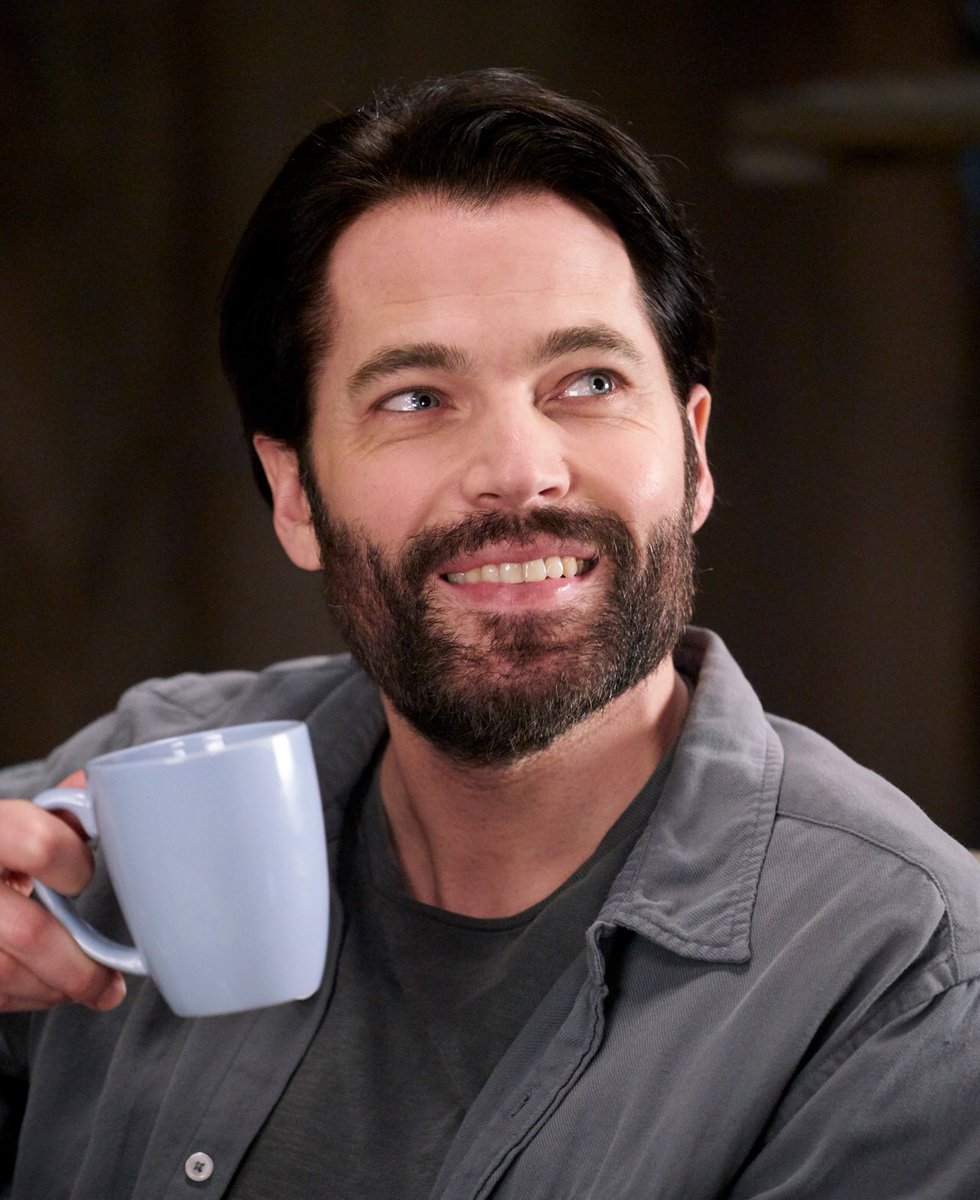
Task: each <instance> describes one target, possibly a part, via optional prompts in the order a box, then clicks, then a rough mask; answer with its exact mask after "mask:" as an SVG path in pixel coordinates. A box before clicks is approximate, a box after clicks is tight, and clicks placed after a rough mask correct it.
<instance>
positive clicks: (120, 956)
mask: <svg viewBox="0 0 980 1200" xmlns="http://www.w3.org/2000/svg"><path fill="white" fill-rule="evenodd" d="M34 803H35V804H36V805H38V807H39V808H45V809H48V810H49V811H58V810H60V811H62V812H69V813H72V814H73V815H74V816H76V817H77V818H78V820H79V822H80V823H81V826H82V828H83V829H84V830H85V832H86V833H87V834H88V836H89V837H90V838H92V839H93V840H94V839H96V838H98V829H97V828H96V824H95V812H94V811H93V808H92V796H91V793H90V792H89V790H88V788H74V787H58V788H49V789H48V790H47V791H46V792H41V793H40V795H38V796H35V797H34ZM34 891H35V893H36V895H37V898H38V899H39V900H40V901H41V903H42V904H43V905H44V907H45V908H46V909H47V910H48V912H50V913H51V915H52V916H53V917H55V918H57V920H59V921H60V922H61V924H62V925H64V927H65V928H66V929H67V930H68V932H69V933H70V934H71V936H72V937H73V938H74V939H75V941H76V942H77V943H78V945H79V946H80V947H81V948H82V950H84V951H85V953H86V954H87V955H88V956H89V958H94V959H95V961H96V962H98V963H102V964H103V966H106V967H115V968H116V970H117V971H127V972H128V973H129V974H130V975H148V974H149V971H148V970H147V966H146V961H145V960H144V958H143V956H142V954H140V952H139V951H138V950H137V949H136V947H135V946H124V945H123V944H122V943H121V942H114V941H113V940H112V939H111V938H107V937H105V936H104V935H103V934H101V933H99V931H98V930H97V929H94V928H93V927H92V926H91V925H90V924H89V923H88V921H86V920H84V919H83V918H82V917H80V916H79V915H78V913H77V912H76V911H75V906H74V904H73V903H72V902H71V900H69V899H68V898H67V896H62V894H61V893H60V892H56V891H54V890H52V889H51V888H49V887H45V885H44V884H43V883H38V881H37V880H36V879H35V880H34Z"/></svg>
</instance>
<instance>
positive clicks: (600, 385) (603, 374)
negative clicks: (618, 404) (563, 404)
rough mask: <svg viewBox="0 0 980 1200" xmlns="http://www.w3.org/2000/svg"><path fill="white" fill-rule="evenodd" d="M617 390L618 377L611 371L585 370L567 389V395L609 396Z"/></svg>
mask: <svg viewBox="0 0 980 1200" xmlns="http://www.w3.org/2000/svg"><path fill="white" fill-rule="evenodd" d="M615 390H616V377H615V376H614V375H613V374H612V372H610V371H583V372H582V374H581V375H579V376H577V378H576V379H574V380H573V381H572V383H571V384H569V386H568V387H567V388H566V389H565V395H566V396H608V395H609V394H610V393H611V392H614V391H615Z"/></svg>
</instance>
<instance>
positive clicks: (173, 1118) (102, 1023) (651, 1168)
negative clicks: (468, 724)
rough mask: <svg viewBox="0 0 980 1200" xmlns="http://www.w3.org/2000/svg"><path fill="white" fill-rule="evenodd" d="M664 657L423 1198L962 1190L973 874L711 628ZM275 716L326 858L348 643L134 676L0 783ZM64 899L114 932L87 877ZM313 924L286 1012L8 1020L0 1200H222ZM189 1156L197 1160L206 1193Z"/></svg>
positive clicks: (360, 748)
mask: <svg viewBox="0 0 980 1200" xmlns="http://www.w3.org/2000/svg"><path fill="white" fill-rule="evenodd" d="M678 661H679V665H680V666H681V667H682V669H683V671H684V672H685V674H687V675H688V677H689V678H691V679H693V680H696V687H695V690H694V695H693V699H692V704H691V708H690V712H689V714H688V718H687V721H686V724H685V727H684V730H683V732H682V735H681V738H680V741H679V742H678V745H677V749H676V754H675V758H674V762H673V766H672V769H671V772H670V775H669V777H668V779H667V781H666V784H665V786H664V791H663V794H662V796H661V798H660V802H659V804H658V806H657V808H656V810H655V812H654V813H653V816H652V818H651V820H650V823H649V825H648V827H647V829H646V830H645V832H644V833H643V834H642V835H641V836H640V838H639V840H638V841H637V844H636V846H635V847H634V849H633V852H632V854H631V855H630V857H629V859H628V860H627V863H626V865H625V867H624V868H623V870H622V871H621V872H620V874H619V875H618V877H617V879H616V881H615V883H614V885H613V887H612V889H611V891H610V894H609V896H608V898H607V899H606V902H605V904H604V905H603V907H602V910H601V912H600V913H599V916H598V918H597V920H596V921H595V923H594V924H593V926H592V927H591V929H590V930H589V933H588V936H587V939H586V944H585V947H584V953H583V955H582V956H581V958H580V959H578V960H577V961H576V962H574V963H573V964H572V965H571V966H570V967H569V968H568V969H567V970H566V971H565V973H564V974H563V976H562V977H561V978H560V979H559V981H558V983H557V984H556V985H555V986H554V987H553V988H552V990H551V992H550V993H549V994H548V995H547V996H546V998H545V999H544V1001H543V1002H542V1003H541V1005H540V1006H539V1007H538V1009H537V1010H536V1012H535V1013H534V1016H533V1017H532V1019H531V1020H530V1021H529V1022H528V1023H527V1025H526V1026H525V1028H524V1029H523V1031H522V1032H521V1033H520V1034H519V1036H518V1037H517V1039H516V1041H515V1042H514V1043H513V1044H512V1046H511V1047H510V1049H509V1050H508V1051H507V1052H506V1054H505V1055H504V1057H503V1059H502V1060H501V1061H500V1063H499V1064H498V1066H497V1068H496V1070H495V1071H494V1072H493V1073H492V1075H491V1076H490V1079H489V1080H488V1082H487V1083H486V1085H485V1086H484V1088H483V1090H482V1092H481V1093H480V1095H479V1096H478V1097H477V1099H476V1101H475V1102H474V1104H473V1105H472V1107H471V1108H470V1110H469V1112H468V1114H467V1116H466V1118H465V1120H464V1122H463V1124H462V1127H461V1128H460V1130H459V1132H458V1134H457V1136H456V1138H455V1140H454V1142H453V1144H452V1146H451V1148H450V1151H449V1153H448V1155H447V1157H446V1160H445V1162H444V1163H443V1164H442V1168H441V1171H440V1173H439V1176H438V1179H437V1181H436V1185H435V1188H434V1190H433V1193H432V1194H433V1197H441V1198H445V1200H463V1198H467V1200H474V1198H476V1197H489V1196H493V1197H495V1198H499V1200H519V1198H520V1200H523V1198H527V1200H531V1198H532V1197H533V1198H534V1200H548V1198H554V1200H570V1198H575V1200H578V1198H585V1197H592V1198H594V1200H600V1198H601V1200H608V1198H609V1197H613V1196H614V1197H617V1198H633V1197H635V1198H637V1200H639V1198H641V1197H643V1198H653V1197H656V1198H664V1200H666V1198H677V1200H680V1198H683V1200H701V1198H703V1200H709V1198H716V1197H727V1198H731V1200H749V1198H756V1200H761V1198H762V1197H766V1198H767V1200H775V1198H782V1197H787V1198H788V1197H793V1198H794V1200H805V1198H807V1197H820V1198H821V1200H831V1198H834V1200H850V1198H853V1200H858V1198H860V1200H866V1197H867V1196H868V1195H880V1196H888V1197H889V1198H891V1200H894V1198H901V1197H909V1198H911V1197H915V1198H916V1200H930V1198H936V1200H938V1198H940V1197H942V1198H944V1200H957V1198H961V1197H962V1198H963V1200H967V1198H970V1200H972V1198H973V1197H974V1196H975V1195H976V1189H977V1184H976V1180H977V1178H980V1138H978V1137H977V1136H976V1129H975V1125H976V1119H975V1117H974V1112H975V1108H976V1101H975V1097H976V1095H977V1094H978V1088H977V1085H978V1083H980V984H978V977H980V867H978V866H977V864H976V863H975V862H974V860H973V858H972V856H971V855H970V854H969V853H968V852H967V851H965V850H964V849H962V848H961V847H959V846H958V845H957V844H956V843H955V842H953V841H952V840H951V839H950V838H948V837H947V836H946V835H945V834H943V833H942V832H941V831H940V830H939V829H938V828H937V827H936V826H935V825H934V824H932V823H931V822H930V821H929V820H928V818H927V817H926V816H925V815H924V814H923V813H922V812H921V810H920V809H918V808H917V807H916V806H915V805H914V804H913V803H912V802H911V801H910V800H908V799H907V798H906V797H904V796H903V795H901V793H899V792H898V791H896V790H895V789H894V788H892V787H891V786H890V785H888V784H887V783H885V782H884V781H883V780H882V779H880V778H879V777H877V776H875V775H873V774H872V773H871V772H868V771H866V770H864V769H863V768H861V767H859V766H857V765H856V764H855V763H853V762H852V761H851V760H850V759H848V758H847V757H846V756H845V755H843V754H842V753H841V752H840V751H838V750H836V749H835V748H834V747H832V746H831V745H830V744H829V743H827V742H826V741H824V740H823V739H822V738H820V737H818V736H817V735H816V734H814V733H812V732H810V731H809V730H806V729H803V728H801V727H800V726H797V725H794V724H792V723H790V722H786V721H782V720H779V719H777V718H772V717H767V716H766V715H765V714H764V713H763V711H762V709H761V706H760V705H759V702H758V700H757V698H756V697H755V695H754V693H753V692H752V690H751V688H750V687H749V686H748V684H747V683H746V681H745V680H744V678H743V677H742V675H741V673H740V672H739V670H738V667H737V666H736V664H735V663H734V661H733V660H732V659H731V657H730V656H729V654H728V653H727V651H726V650H725V648H724V646H723V645H722V644H721V642H720V641H719V640H718V639H717V638H716V637H715V636H714V635H712V634H710V633H707V632H706V631H701V630H689V631H688V633H687V635H686V637H685V640H684V642H683V644H682V646H681V647H680V649H679V651H678ZM281 717H293V718H298V719H303V720H305V721H306V722H307V723H308V725H309V728H310V732H311V738H312V741H313V744H314V750H315V753H316V756H317V764H318V770H319V775H320V782H321V789H322V792H323V797H324V804H325V810H326V815H327V829H328V842H329V848H330V852H331V856H332V859H333V861H335V860H336V851H337V845H338V841H339V833H340V830H341V828H342V825H343V814H344V804H345V801H346V799H347V797H348V795H349V793H350V790H351V788H352V787H353V785H354V783H355V781H356V780H357V778H358V777H359V776H360V774H361V772H362V771H363V769H364V766H365V764H366V763H367V762H368V761H369V759H370V756H371V754H372V752H373V751H374V750H375V749H376V747H377V744H378V741H379V739H380V738H381V737H382V736H383V734H384V721H383V716H382V712H381V708H380V704H379V702H378V698H377V695H376V692H375V690H374V688H373V687H372V685H371V684H370V683H369V681H368V680H367V679H366V678H365V677H364V676H363V674H362V673H361V672H360V671H359V670H358V669H357V667H356V666H355V665H354V664H353V663H352V662H351V661H350V660H349V659H348V658H346V657H345V656H341V657H337V658H329V659H313V660H304V661H303V662H300V663H293V664H283V665H281V666H278V667H274V668H271V669H269V670H268V671H265V672H262V673H260V674H257V675H252V674H249V673H244V672H238V673H229V674H224V675H216V676H205V677H201V676H183V677H178V678H177V679H174V680H169V681H152V682H150V683H148V684H144V685H140V686H139V687H137V688H135V689H133V690H132V691H130V692H128V693H127V694H126V695H125V696H124V697H123V699H122V701H121V702H120V706H119V708H118V709H117V711H116V712H115V713H114V714H111V715H110V716H108V717H106V718H103V719H102V720H101V721H99V722H97V723H96V724H95V725H94V726H92V727H90V728H89V729H88V730H85V731H83V732H82V733H80V734H79V735H77V736H76V737H75V738H73V739H72V740H71V741H69V742H68V743H66V744H65V745H64V746H62V747H60V748H59V749H58V750H57V751H55V752H54V754H52V756H51V757H50V758H49V759H47V760H46V761H45V762H41V763H34V764H28V765H26V766H24V767H20V768H15V769H13V770H12V771H8V772H3V773H0V794H3V795H32V794H34V793H35V792H37V791H39V790H41V788H43V787H45V786H49V785H51V784H52V783H56V782H57V781H58V780H59V779H60V778H63V777H64V776H65V775H67V774H68V773H69V772H70V771H71V770H74V769H75V768H77V767H79V766H81V765H83V764H84V762H85V761H86V760H87V759H88V758H90V757H92V756H93V755H94V754H96V753H100V752H102V751H104V750H107V749H111V748H115V747H117V746H122V745H128V744H132V743H133V742H136V741H145V740H148V739H150V738H154V737H162V736H167V735H168V734H171V733H175V732H179V731H184V730H190V729H199V728H207V727H209V726H217V725H226V724H235V723H239V722H242V721H250V720H265V719H274V718H281ZM82 906H83V908H84V910H85V913H86V915H87V917H88V918H89V919H90V920H92V921H93V923H95V924H96V925H98V926H99V928H102V929H104V930H105V931H106V932H107V933H109V934H110V935H112V936H125V931H124V927H123V923H122V921H121V918H120V916H119V914H118V911H117V910H116V907H115V903H114V900H113V898H112V895H111V891H110V890H109V888H108V884H107V881H106V879H105V876H104V873H103V872H102V870H101V868H100V870H99V873H98V877H97V880H96V883H95V884H94V885H93V886H92V887H91V888H89V889H88V890H87V891H86V893H85V896H84V898H83V902H82ZM333 911H334V914H335V915H334V921H333V926H332V930H331V951H330V953H329V955H328V968H327V973H326V976H325V979H324V984H323V986H322V988H321V989H320V991H319V993H318V994H317V995H316V996H314V997H312V998H311V999H310V1000H308V1001H303V1002H299V1003H296V1004H290V1005H283V1006H280V1007H278V1008H274V1009H267V1010H264V1011H262V1012H258V1013H248V1014H239V1015H236V1016H232V1017H219V1018H207V1019H203V1020H197V1021H188V1020H182V1019H180V1018H177V1017H174V1016H173V1015H172V1014H171V1013H170V1012H169V1011H168V1010H167V1008H166V1006H165V1005H164V1004H163V1002H162V1001H161V999H160V998H159V996H158V994H157V992H156V989H155V988H154V986H153V985H152V983H150V982H141V981H131V986H130V995H129V997H128V998H127V1000H126V1002H125V1003H124V1005H123V1006H122V1007H121V1008H120V1009H118V1010H116V1011H114V1012H112V1013H107V1014H94V1013H91V1012H89V1011H88V1010H86V1009H81V1008H78V1007H76V1006H73V1007H66V1008H62V1009H59V1010H56V1011H54V1012H52V1013H47V1014H34V1015H31V1016H29V1017H21V1016H7V1017H3V1018H0V1071H2V1077H0V1087H2V1089H3V1090H2V1096H0V1101H2V1108H0V1113H2V1115H3V1118H4V1125H3V1130H4V1137H3V1139H2V1140H0V1152H3V1153H4V1155H5V1160H4V1162H5V1166H6V1168H7V1172H8V1176H7V1177H8V1183H7V1188H8V1191H7V1193H6V1194H8V1195H11V1196H13V1197H14V1200H34V1198H36V1197H42V1196H43V1197H45V1200H66V1198H68V1197H71V1198H72V1200H96V1198H98V1200H122V1198H124V1197H126V1198H128V1197H132V1198H133V1200H137V1198H138V1200H143V1198H145V1197H149V1196H153V1197H163V1198H165V1200H170V1198H171V1197H178V1196H179V1197H186V1196H188V1195H189V1194H193V1193H194V1192H195V1191H200V1192H201V1194H204V1190H205V1188H206V1192H207V1194H208V1195H209V1196H211V1197H219V1196H221V1195H222V1193H223V1192H224V1190H225V1188H226V1187H227V1185H228V1182H229V1180H230V1179H231V1178H232V1176H233V1174H234V1171H235V1169H236V1167H237V1165H238V1163H239V1162H240V1160H241V1158H242V1156H243V1155H244V1153H245V1151H246V1149H247V1147H248V1145H249V1144H250V1142H251V1140H252V1139H253V1138H254V1136H255V1134H256V1132H257V1131H258V1129H259V1128H260V1127H261V1125H262V1124H263V1122H264V1121H265V1118H266V1117H267V1116H268V1113H269V1112H270V1110H271V1109H272V1107H273V1105H274V1104H275V1103H276V1100H277V1098H278V1096H279V1095H280V1094H281V1092H282V1090H283V1089H284V1087H285V1085H286V1083H287V1081H288V1079H289V1077H290V1075H291V1074H292V1072H293V1070H294V1069H295V1067H296V1065H297V1064H298V1062H299V1061H300V1059H301V1058H302V1056H303V1053H304V1051H305V1049H306V1046H307V1045H308V1044H309V1042H310V1040H311V1038H312V1036H313V1033H314V1031H315V1029H316V1027H317V1025H318V1023H319V1020H320V1017H321V1016H322V1013H323V1011H324V1008H325V1006H326V1005H327V1004H328V1003H329V999H330V994H331V989H332V986H333V978H334V968H335V964H336V947H337V944H338V938H339V937H340V936H341V933H342V927H343V919H344V918H343V914H342V913H341V912H339V910H338V909H336V908H335V909H334V910H333ZM410 1103H411V1097H406V1104H407V1105H410ZM18 1130H19V1134H18ZM325 1136H329V1132H328V1131H327V1132H325ZM194 1152H203V1153H206V1154H208V1155H209V1156H210V1157H211V1159H213V1161H214V1174H213V1175H212V1177H211V1178H210V1179H209V1180H208V1182H207V1184H206V1185H199V1186H198V1187H195V1186H194V1185H191V1184H190V1183H189V1181H188V1178H187V1176H186V1174H185V1170H184V1163H185V1161H186V1160H187V1158H188V1156H189V1155H190V1154H192V1153H194ZM14 1164H16V1165H15V1167H14ZM11 1170H13V1175H12V1176H11V1175H10V1171H11ZM325 1188H326V1191H325V1194H329V1187H328V1181H325Z"/></svg>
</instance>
